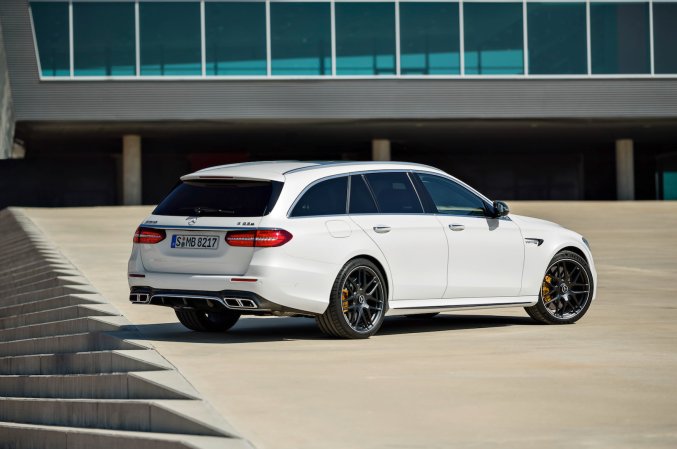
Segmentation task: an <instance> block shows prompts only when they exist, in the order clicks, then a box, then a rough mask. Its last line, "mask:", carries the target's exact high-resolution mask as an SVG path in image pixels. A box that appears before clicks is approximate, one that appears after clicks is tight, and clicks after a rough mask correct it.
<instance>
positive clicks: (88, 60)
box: [73, 2, 136, 76]
mask: <svg viewBox="0 0 677 449" xmlns="http://www.w3.org/2000/svg"><path fill="white" fill-rule="evenodd" d="M134 28H135V25H134V4H133V3H112V2H111V3H89V2H75V3H73V59H74V70H75V75H76V76H111V75H117V76H133V75H135V74H136V43H135V34H134V33H135V31H134Z"/></svg>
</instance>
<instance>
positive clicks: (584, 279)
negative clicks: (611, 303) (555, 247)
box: [525, 251, 594, 324]
mask: <svg viewBox="0 0 677 449" xmlns="http://www.w3.org/2000/svg"><path fill="white" fill-rule="evenodd" d="M593 287H594V286H593V280H592V273H591V272H590V267H589V266H588V263H587V261H586V260H585V259H584V258H582V257H581V256H580V255H578V254H576V253H573V252H570V251H562V252H560V253H558V254H557V255H556V256H555V257H554V258H553V259H552V261H551V262H550V265H549V266H548V269H547V270H546V271H545V275H544V276H543V282H542V283H541V291H540V294H539V296H538V302H537V303H536V304H535V305H533V306H531V307H526V308H525V310H526V311H527V313H528V314H529V316H531V317H532V318H534V319H535V320H537V321H540V322H543V323H548V324H570V323H575V322H576V321H578V320H579V319H580V318H581V317H583V315H585V313H586V312H587V311H588V308H589V307H590V302H591V300H592V292H593Z"/></svg>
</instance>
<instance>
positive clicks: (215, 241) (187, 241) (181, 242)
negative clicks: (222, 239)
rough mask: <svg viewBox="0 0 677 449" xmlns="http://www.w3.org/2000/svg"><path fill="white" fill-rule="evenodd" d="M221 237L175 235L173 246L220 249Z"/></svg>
mask: <svg viewBox="0 0 677 449" xmlns="http://www.w3.org/2000/svg"><path fill="white" fill-rule="evenodd" d="M218 247H219V238H218V237H216V236H213V235H173V236H172V248H179V249H218Z"/></svg>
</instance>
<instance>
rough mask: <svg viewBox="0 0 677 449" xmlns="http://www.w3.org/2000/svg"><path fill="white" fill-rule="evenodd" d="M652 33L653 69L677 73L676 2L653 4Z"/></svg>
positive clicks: (659, 71) (658, 71) (657, 71)
mask: <svg viewBox="0 0 677 449" xmlns="http://www.w3.org/2000/svg"><path fill="white" fill-rule="evenodd" d="M653 33H654V37H653V52H654V70H655V71H656V73H672V74H677V3H654V4H653Z"/></svg>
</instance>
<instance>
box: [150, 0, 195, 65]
mask: <svg viewBox="0 0 677 449" xmlns="http://www.w3.org/2000/svg"><path fill="white" fill-rule="evenodd" d="M139 20H140V24H139V26H140V29H141V36H140V38H141V75H148V76H162V75H174V76H187V75H200V74H201V73H202V68H201V59H202V56H201V53H202V50H201V48H200V45H201V44H200V42H201V39H200V4H199V3H197V2H190V3H189V2H158V3H156V2H141V3H139Z"/></svg>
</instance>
